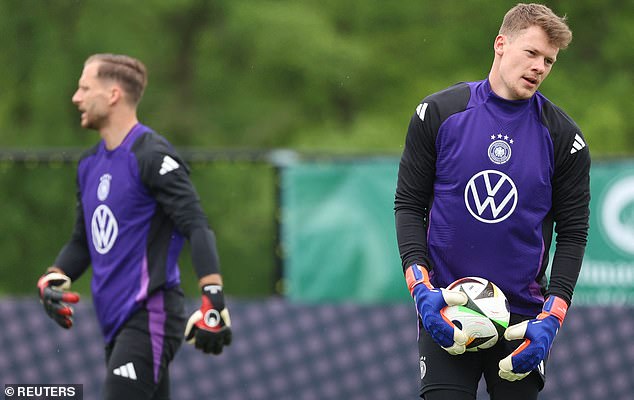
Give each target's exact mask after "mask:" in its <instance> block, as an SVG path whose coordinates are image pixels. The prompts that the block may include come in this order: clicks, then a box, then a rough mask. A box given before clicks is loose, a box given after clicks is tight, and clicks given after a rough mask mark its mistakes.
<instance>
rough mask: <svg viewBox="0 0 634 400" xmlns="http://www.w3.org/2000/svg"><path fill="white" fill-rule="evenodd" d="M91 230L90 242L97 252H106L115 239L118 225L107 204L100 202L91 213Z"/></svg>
mask: <svg viewBox="0 0 634 400" xmlns="http://www.w3.org/2000/svg"><path fill="white" fill-rule="evenodd" d="M90 227H91V231H92V244H93V245H94V246H95V250H96V251H97V253H99V254H106V253H107V252H109V251H110V249H111V248H112V246H114V242H115V241H116V240H117V234H118V233H119V226H118V225H117V220H116V219H115V217H114V214H113V213H112V211H111V210H110V208H108V206H107V205H105V204H101V205H100V206H99V207H97V208H96V209H95V212H94V213H93V214H92V221H91V224H90Z"/></svg>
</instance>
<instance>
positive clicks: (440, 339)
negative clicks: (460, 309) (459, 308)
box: [405, 264, 468, 355]
mask: <svg viewBox="0 0 634 400" xmlns="http://www.w3.org/2000/svg"><path fill="white" fill-rule="evenodd" d="M405 280H406V281H407V287H408V289H409V291H410V293H411V295H412V297H413V298H414V302H415V303H416V310H417V311H418V315H419V316H420V319H421V320H422V322H423V327H424V328H425V330H426V331H427V332H428V333H429V334H430V335H431V337H432V339H434V341H435V342H436V343H438V344H439V345H440V346H441V347H442V348H443V349H445V350H447V352H449V354H452V355H455V354H462V353H464V352H465V350H466V347H465V346H466V343H467V340H468V337H467V335H466V334H465V333H464V332H463V331H462V330H460V329H459V328H458V327H457V326H455V325H454V324H453V323H452V322H451V321H449V320H447V319H445V318H444V317H443V316H442V315H441V314H440V310H442V309H443V308H444V307H446V306H453V305H464V304H467V300H468V298H467V295H466V294H464V293H462V292H459V291H457V290H447V289H435V288H434V287H433V286H432V284H431V283H430V282H429V273H428V272H427V269H426V268H425V267H423V266H420V265H417V264H414V265H412V266H410V267H409V268H408V269H407V271H405Z"/></svg>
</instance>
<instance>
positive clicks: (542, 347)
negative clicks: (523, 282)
mask: <svg viewBox="0 0 634 400" xmlns="http://www.w3.org/2000/svg"><path fill="white" fill-rule="evenodd" d="M567 310H568V304H566V302H565V301H564V300H562V299H560V298H558V297H555V296H551V297H549V298H548V299H547V300H546V302H545V303H544V308H543V309H542V312H541V313H540V314H539V315H538V316H537V318H535V319H531V320H529V321H524V322H521V323H519V324H517V325H513V326H509V327H508V328H507V329H506V332H504V338H505V339H506V340H516V339H524V342H523V343H522V344H521V345H520V346H519V347H518V348H517V349H516V350H515V351H513V353H511V354H509V355H508V356H507V357H505V358H504V359H502V360H501V361H500V363H499V367H500V370H499V372H498V374H499V375H500V377H501V378H503V379H506V380H508V381H516V380H520V379H523V378H525V377H526V376H527V375H528V374H530V372H531V371H532V370H534V369H535V368H537V366H538V365H539V363H541V362H542V361H543V360H544V359H545V358H546V356H547V355H548V353H549V352H550V348H551V347H552V345H553V341H554V340H555V336H556V335H557V332H558V331H559V328H560V327H561V324H562V323H563V321H564V318H565V316H566V311H567Z"/></svg>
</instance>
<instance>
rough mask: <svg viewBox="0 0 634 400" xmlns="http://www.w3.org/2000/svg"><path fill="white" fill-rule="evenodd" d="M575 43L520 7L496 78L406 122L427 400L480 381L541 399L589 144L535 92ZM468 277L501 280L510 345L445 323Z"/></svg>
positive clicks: (498, 394) (404, 206)
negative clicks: (479, 346)
mask: <svg viewBox="0 0 634 400" xmlns="http://www.w3.org/2000/svg"><path fill="white" fill-rule="evenodd" d="M571 40H572V33H571V31H570V29H569V27H568V26H567V24H566V20H565V18H562V17H559V16H557V15H556V14H555V13H554V12H553V11H552V10H551V9H549V8H548V7H546V6H543V5H539V4H518V5H516V6H515V7H513V8H512V9H510V10H509V11H508V12H507V14H506V15H505V17H504V19H503V22H502V25H501V27H500V31H499V34H498V35H497V36H496V37H495V40H494V41H493V52H494V58H493V64H492V67H491V70H490V73H489V75H488V77H487V78H486V79H484V80H482V81H477V82H465V83H458V84H456V85H454V86H451V87H449V88H447V89H445V90H443V91H440V92H438V93H435V94H432V95H430V96H428V97H426V98H425V99H423V101H422V102H421V103H420V104H419V105H418V107H416V110H415V112H414V113H413V116H412V118H411V120H410V124H409V128H408V131H407V137H406V139H405V147H404V150H403V154H402V157H401V161H400V165H399V171H398V182H397V188H396V196H395V220H396V231H397V239H398V246H399V251H400V255H401V259H402V266H403V271H404V273H405V279H406V282H407V286H408V288H409V290H410V293H411V295H412V297H413V299H414V302H415V305H416V310H417V314H418V321H419V335H418V345H419V353H420V372H421V397H422V398H424V399H427V400H437V399H452V400H461V399H474V398H475V397H476V394H477V389H478V384H479V381H480V379H481V378H482V377H484V379H485V381H486V386H487V391H488V393H489V395H490V397H491V399H494V400H496V399H497V400H500V399H511V398H512V399H514V400H533V399H536V398H537V397H538V395H539V391H540V390H541V389H542V388H543V386H544V383H545V371H546V369H545V364H546V361H547V359H548V355H549V352H550V350H551V347H552V345H553V342H554V341H555V337H556V335H557V332H558V331H559V329H560V328H561V327H562V324H564V320H565V316H566V311H567V310H568V307H569V306H570V303H571V301H572V296H573V291H574V287H575V285H576V282H577V278H578V276H579V271H580V269H581V264H582V259H583V255H584V251H585V246H586V240H587V232H588V216H589V201H590V182H589V180H590V178H589V169H590V154H589V151H588V147H587V145H586V142H585V139H584V137H583V134H582V133H581V131H580V129H579V127H578V126H577V125H576V124H575V123H574V122H573V120H572V119H571V118H570V117H569V116H568V115H567V114H566V113H565V112H564V111H562V110H561V109H560V108H559V107H557V106H556V105H554V104H553V103H552V102H551V101H550V100H548V99H547V98H546V97H545V96H544V95H543V94H542V93H541V92H539V91H538V90H537V89H538V88H539V86H540V84H541V83H542V82H543V81H544V80H545V79H546V77H547V76H548V75H549V73H550V72H551V69H552V67H553V65H554V63H555V61H556V60H557V57H558V55H559V50H561V49H565V48H566V47H567V46H568V44H569V43H570V41H571ZM555 234H556V235H555ZM551 242H552V243H553V246H552V247H553V249H554V256H553V259H552V265H551V266H550V270H548V268H547V267H548V264H549V254H550V249H551ZM467 276H478V277H482V278H485V279H488V280H490V281H491V282H493V283H495V284H496V285H497V286H498V287H499V288H500V289H501V290H502V292H503V293H504V294H505V295H506V297H507V299H508V301H509V305H510V311H511V321H510V326H509V327H508V329H506V331H505V333H504V338H501V339H500V340H499V341H498V342H497V343H496V344H495V345H494V346H493V347H491V348H490V349H486V350H481V351H477V352H466V351H465V347H466V343H467V337H466V335H465V333H464V332H462V331H461V330H460V329H459V327H458V326H454V324H453V323H452V322H451V321H449V320H446V319H444V318H443V316H442V314H441V313H440V310H441V309H442V308H444V307H446V306H448V305H463V304H465V303H466V302H467V297H466V295H465V294H464V293H462V292H460V291H456V290H447V289H445V288H446V287H447V286H449V285H450V284H451V283H452V282H453V281H455V280H457V279H459V278H464V277H467Z"/></svg>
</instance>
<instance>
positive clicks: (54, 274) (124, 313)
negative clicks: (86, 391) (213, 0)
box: [37, 54, 231, 400]
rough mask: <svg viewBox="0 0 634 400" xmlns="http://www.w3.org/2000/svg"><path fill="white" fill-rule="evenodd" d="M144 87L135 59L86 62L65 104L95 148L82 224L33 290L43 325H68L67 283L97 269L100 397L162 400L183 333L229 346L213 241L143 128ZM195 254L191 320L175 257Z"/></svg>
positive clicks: (212, 349)
mask: <svg viewBox="0 0 634 400" xmlns="http://www.w3.org/2000/svg"><path fill="white" fill-rule="evenodd" d="M146 83H147V75H146V69H145V66H144V65H143V64H142V63H141V62H140V61H139V60H136V59H134V58H132V57H128V56H125V55H113V54H96V55H93V56H91V57H89V58H88V59H87V60H86V62H85V64H84V69H83V72H82V74H81V77H80V78H79V86H78V89H77V91H76V92H75V94H74V95H73V98H72V101H73V103H74V104H75V105H76V106H77V108H78V109H79V111H80V112H81V126H82V127H83V128H86V129H94V130H96V131H98V132H99V135H100V136H101V140H100V141H99V142H98V143H97V144H96V145H95V146H94V147H92V148H91V149H89V150H88V151H86V152H85V153H84V154H83V155H82V156H81V159H80V160H79V163H78V169H77V210H76V211H77V219H76V222H75V228H74V231H73V233H72V236H71V238H70V241H69V242H68V243H67V244H66V245H65V246H64V247H63V248H62V250H61V251H60V253H59V255H58V256H57V259H56V260H55V263H54V265H53V266H51V267H50V268H48V270H47V272H46V274H44V275H43V276H42V277H41V278H40V279H39V281H38V283H37V286H38V292H39V295H40V299H41V301H42V303H43V305H44V308H45V310H46V312H47V313H48V315H49V316H50V317H51V318H53V319H54V320H55V322H57V323H58V324H59V325H61V326H62V327H64V328H70V327H71V326H72V324H73V320H72V308H71V307H70V305H69V303H76V302H77V301H78V300H79V296H78V295H77V294H76V293H73V292H70V291H68V289H69V288H70V283H71V281H74V280H76V279H77V278H79V277H80V276H81V275H82V273H83V272H84V271H86V269H87V268H88V266H89V265H92V282H91V289H92V297H93V303H94V306H95V311H96V314H97V319H98V321H99V323H100V325H101V330H102V332H103V335H104V338H105V343H106V361H107V376H106V381H105V385H104V398H105V399H108V400H112V399H117V400H124V399H135V400H136V399H169V373H168V366H169V363H170V361H171V360H172V359H173V358H174V355H175V353H176V351H177V350H178V348H179V346H180V344H181V342H182V340H183V335H184V334H185V337H186V340H187V341H189V342H191V343H193V344H195V346H196V347H197V348H199V349H201V350H202V351H204V352H205V353H214V354H218V353H220V352H221V351H222V349H223V346H226V345H229V344H230V342H231V329H230V319H229V312H228V310H227V309H226V307H225V301H224V296H223V290H222V279H221V275H220V272H219V261H218V255H217V251H216V243H215V237H214V234H213V232H212V231H211V230H210V228H209V226H208V223H207V218H206V216H205V214H204V212H203V210H202V207H201V205H200V202H199V198H198V195H197V193H196V191H195V189H194V187H193V186H192V183H191V181H190V179H189V175H188V172H189V171H188V167H187V166H186V165H185V163H184V162H183V160H182V159H181V157H180V156H179V155H178V154H177V153H176V152H175V151H174V149H173V148H172V146H171V145H170V144H169V143H168V142H167V140H165V138H163V137H162V136H160V135H159V134H157V133H155V132H154V131H152V129H150V128H148V127H147V126H145V125H143V124H141V123H139V121H138V119H137V112H136V110H137V105H138V104H139V101H140V100H141V97H142V95H143V91H144V89H145V86H146ZM184 239H187V240H189V243H190V245H191V254H192V263H193V265H194V268H195V270H196V273H197V275H198V277H199V286H200V288H201V291H202V305H201V307H200V309H199V310H197V311H196V312H194V314H193V315H192V316H191V317H190V318H189V321H186V320H187V319H186V317H185V314H184V311H185V310H184V302H183V292H182V290H181V288H180V277H179V269H178V265H177V261H178V257H179V253H180V251H181V248H182V245H183V242H184Z"/></svg>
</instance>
